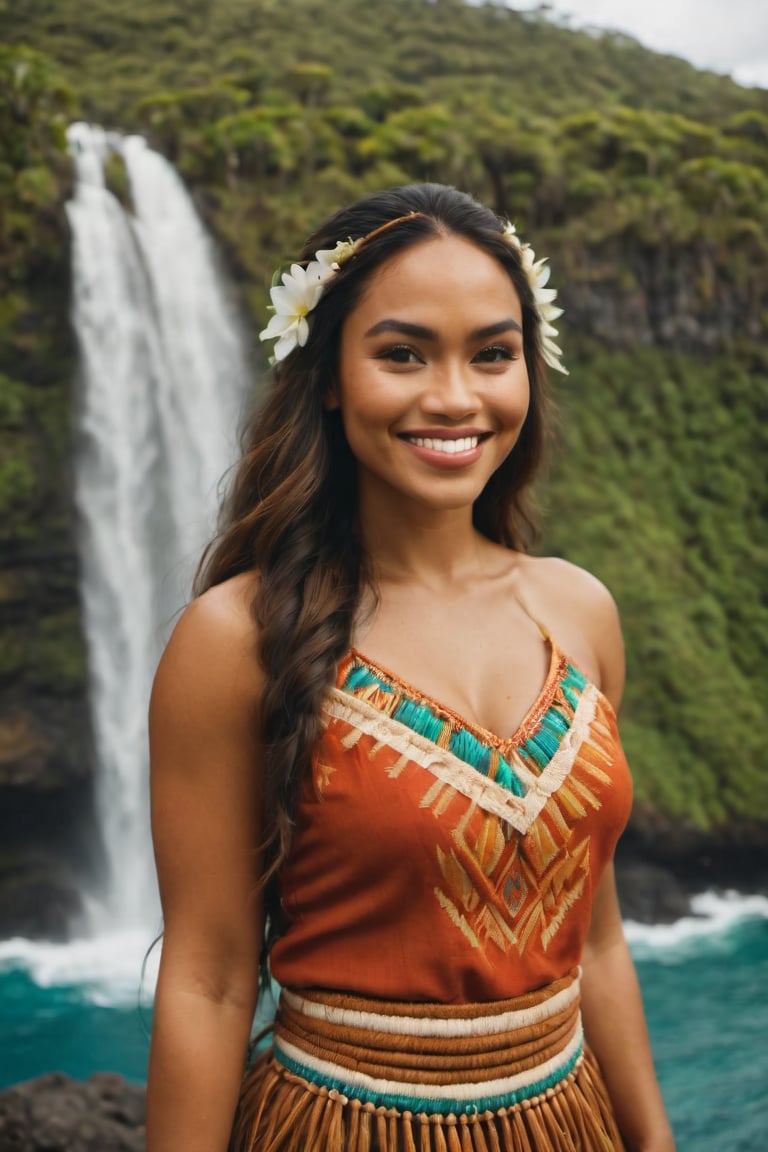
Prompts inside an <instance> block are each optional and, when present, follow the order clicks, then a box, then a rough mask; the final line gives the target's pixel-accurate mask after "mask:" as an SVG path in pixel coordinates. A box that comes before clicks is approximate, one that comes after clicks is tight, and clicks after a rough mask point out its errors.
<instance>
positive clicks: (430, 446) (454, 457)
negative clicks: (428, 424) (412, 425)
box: [400, 432, 489, 470]
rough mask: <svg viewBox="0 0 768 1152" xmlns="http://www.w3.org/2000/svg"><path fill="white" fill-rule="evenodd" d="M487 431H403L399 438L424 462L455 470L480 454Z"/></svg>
mask: <svg viewBox="0 0 768 1152" xmlns="http://www.w3.org/2000/svg"><path fill="white" fill-rule="evenodd" d="M488 435H489V433H487V432H485V433H481V432H465V433H463V434H456V433H450V434H442V435H439V434H436V433H432V434H431V435H417V434H415V433H411V432H403V433H401V434H400V439H401V440H402V441H403V443H404V444H407V445H408V447H409V448H410V449H411V451H412V452H413V453H414V455H415V456H418V457H419V459H420V460H423V461H424V462H425V463H426V464H431V465H433V466H434V467H437V468H444V469H448V470H455V469H457V468H466V467H468V466H469V465H470V464H474V463H475V461H476V460H478V459H479V458H480V456H481V455H482V450H483V449H482V444H483V440H486V439H487V438H488Z"/></svg>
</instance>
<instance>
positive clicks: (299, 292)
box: [259, 260, 334, 363]
mask: <svg viewBox="0 0 768 1152" xmlns="http://www.w3.org/2000/svg"><path fill="white" fill-rule="evenodd" d="M333 274H334V273H333V270H332V269H330V268H327V267H326V266H324V265H323V264H322V263H320V262H318V261H317V260H312V261H311V262H310V263H309V264H307V266H306V268H302V266H301V264H291V270H290V272H284V273H283V275H282V281H283V282H282V284H275V285H273V287H272V288H271V289H270V292H269V294H270V296H271V298H272V307H273V309H274V312H275V314H274V316H273V317H272V319H271V320H270V322H269V324H268V325H267V327H266V328H264V329H263V331H261V332H260V333H259V339H260V340H275V339H276V340H277V343H276V344H275V357H274V358H275V361H276V362H278V363H279V362H280V361H281V360H284V359H285V357H286V356H287V355H288V354H289V353H290V352H292V351H293V350H294V348H296V346H297V345H298V346H300V347H302V348H303V347H304V345H305V344H306V342H307V340H308V339H309V323H308V321H307V314H308V313H309V312H311V311H312V309H313V308H316V307H317V304H318V302H319V300H320V297H321V296H322V294H323V291H324V288H325V283H326V281H327V280H328V279H329V277H330V276H332V275H333Z"/></svg>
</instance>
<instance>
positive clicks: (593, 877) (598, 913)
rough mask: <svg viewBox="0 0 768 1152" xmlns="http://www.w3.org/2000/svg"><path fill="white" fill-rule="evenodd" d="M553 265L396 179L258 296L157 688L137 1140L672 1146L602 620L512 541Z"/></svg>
mask: <svg viewBox="0 0 768 1152" xmlns="http://www.w3.org/2000/svg"><path fill="white" fill-rule="evenodd" d="M547 272H548V270H547V268H546V265H545V262H544V261H537V260H536V259H535V257H534V254H533V252H532V250H531V249H530V247H529V246H527V245H525V244H523V243H521V241H520V240H519V238H518V237H517V235H516V233H515V231H514V228H513V227H512V226H511V225H510V224H509V223H508V222H506V221H504V220H501V219H499V218H498V217H497V216H496V215H495V214H494V213H492V212H491V211H489V210H488V209H486V208H484V207H482V206H481V205H479V204H477V203H476V202H475V201H473V200H472V199H471V198H470V197H468V196H465V195H463V194H462V193H460V192H457V191H455V190H454V189H449V188H444V187H441V186H438V185H415V186H410V187H405V188H398V189H392V190H390V191H388V192H383V193H378V194H375V195H372V196H369V197H366V198H365V199H363V200H361V201H359V202H358V203H357V204H354V205H352V206H351V207H350V208H347V209H344V210H342V211H341V212H340V213H338V214H337V215H336V216H334V217H333V218H332V219H331V220H329V221H328V222H327V223H326V224H325V225H323V226H322V227H321V228H320V229H319V230H318V232H317V233H316V234H315V235H314V236H313V237H311V238H310V240H309V241H308V242H307V244H306V246H305V249H304V252H303V253H302V255H301V257H300V259H299V261H298V262H297V263H296V264H294V265H293V266H292V267H291V270H290V272H288V273H285V274H284V275H283V277H282V282H281V283H279V284H277V285H276V287H275V288H273V292H272V297H273V303H274V307H275V316H274V317H273V318H272V320H271V321H270V324H269V325H268V327H267V328H266V329H265V331H264V332H263V333H262V335H263V337H264V338H265V339H267V340H272V339H274V340H276V344H275V361H276V363H275V366H274V369H273V375H272V389H271V392H270V394H269V396H268V397H267V400H266V402H265V405H264V408H263V410H262V411H260V412H259V413H258V414H257V415H256V417H255V419H254V423H253V427H252V428H251V430H250V432H249V434H248V439H247V443H246V450H245V453H244V456H243V459H242V462H241V464H240V466H239V470H238V472H237V476H236V482H235V485H234V488H233V492H232V496H231V499H230V503H229V506H228V508H227V510H226V522H225V526H224V528H223V531H222V534H221V536H220V537H219V538H218V539H217V540H216V541H215V542H214V543H213V545H212V546H211V549H210V551H209V553H208V555H207V556H206V557H205V559H204V563H203V565H202V566H201V571H200V574H199V581H198V583H199V587H198V596H197V598H196V599H195V600H194V601H193V603H192V604H191V605H190V606H189V607H188V608H187V610H186V611H185V613H184V615H183V616H182V618H181V620H180V622H179V624H178V626H177V628H176V630H175V632H174V635H173V637H172V638H171V641H170V643H169V646H168V649H167V650H166V653H165V655H164V657H163V660H162V662H161V665H160V668H159V671H158V675H157V679H156V683H155V688H154V692H153V699H152V708H151V717H150V729H151V744H152V805H153V832H154V838H155V849H156V857H157V865H158V875H159V880H160V888H161V895H162V900H163V909H164V915H165V940H164V947H163V956H162V964H161V970H160V976H159V981H158V991H157V998H156V1006H155V1017H154V1027H153V1042H152V1055H151V1062H150V1078H149V1088H148V1119H147V1140H148V1152H166V1150H170V1149H172V1148H173V1149H176V1148H178V1147H180V1146H183V1147H184V1148H185V1149H186V1150H187V1152H195V1150H197V1149H200V1150H201V1152H202V1150H203V1149H204V1150H205V1152H217V1150H218V1152H224V1149H226V1148H227V1147H229V1148H230V1149H232V1150H233V1152H257V1150H258V1152H305V1150H309V1152H321V1150H322V1152H398V1150H400V1149H402V1150H404V1152H415V1150H416V1149H417V1148H418V1149H419V1152H472V1150H474V1152H486V1150H487V1149H493V1150H497V1149H498V1150H499V1152H500V1150H501V1149H504V1150H505V1152H577V1150H578V1152H594V1150H602V1152H621V1150H622V1149H627V1150H629V1152H640V1150H641V1149H642V1150H643V1152H670V1149H671V1148H672V1137H671V1135H670V1130H669V1126H668V1124H667V1120H666V1117H665V1115H664V1110H663V1107H662V1104H661V1099H660V1095H659V1092H658V1088H657V1085H656V1080H655V1076H654V1071H653V1063H652V1060H651V1054H650V1050H649V1045H648V1039H647V1034H646V1030H645V1024H644V1019H643V1011H642V1005H641V1002H640V997H639V992H638V986H637V981H636V978H635V973H634V969H633V967H632V963H631V960H630V957H629V953H628V950H627V946H626V943H625V940H624V937H623V933H622V928H621V920H620V917H619V912H618V907H617V901H616V893H615V886H614V880H613V867H612V858H613V852H614V848H615V845H616V840H617V838H618V836H619V834H620V832H621V829H622V827H623V825H624V823H625V822H626V819H627V816H628V813H629V806H630V798H631V784H630V779H629V773H628V768H627V765H626V761H625V759H624V756H623V753H622V750H621V745H620V743H619V738H618V731H617V724H616V715H615V710H616V709H617V707H618V704H619V700H620V696H621V690H622V684H623V656H622V645H621V634H620V629H619V625H618V620H617V617H616V612H615V608H614V605H613V601H612V600H611V598H610V596H609V595H608V593H607V592H606V590H605V589H604V588H603V587H602V586H601V585H600V584H599V583H598V582H597V581H596V580H594V579H593V578H592V577H591V576H590V575H589V574H588V573H586V572H583V571H580V570H578V569H576V568H574V567H573V566H571V565H568V564H565V563H564V562H562V561H559V560H554V559H546V558H534V557H532V556H530V555H528V553H527V547H528V545H529V544H530V543H531V540H532V538H533V535H534V519H533V516H532V512H531V506H530V502H529V492H530V486H531V483H532V481H533V480H534V478H535V476H536V474H537V472H538V469H539V466H540V463H541V460H542V457H543V453H544V449H545V446H546V441H547V438H548V428H549V400H548V395H547V391H546V381H545V366H546V365H549V366H550V367H555V368H557V369H562V365H561V353H560V349H559V348H558V347H557V345H556V343H555V339H556V336H557V333H556V331H555V329H554V328H553V326H552V324H553V321H554V320H556V319H557V316H558V315H559V311H558V310H557V309H556V308H555V307H554V304H553V300H554V295H555V294H554V291H553V290H552V289H550V288H548V287H547V286H546V280H547ZM363 651H364V652H365V655H364V654H363ZM259 959H261V977H262V979H261V984H262V987H267V986H268V980H269V975H270V973H271V975H273V976H274V977H275V979H276V980H277V981H278V983H279V984H280V985H281V987H282V993H281V996H280V1003H279V1007H278V1011H277V1018H276V1021H275V1024H274V1029H273V1036H272V1043H271V1046H270V1047H269V1048H268V1049H267V1050H266V1051H263V1052H260V1054H259V1055H257V1056H256V1057H255V1058H254V1059H253V1061H252V1062H250V1063H249V1064H248V1066H247V1067H246V1068H245V1071H244V1069H243V1064H244V1055H245V1048H246V1044H247V1038H248V1034H249V1031H250V1027H251V1023H252V1017H253V1012H254V1007H255V1003H256V996H257V987H258V983H259V981H258V969H259Z"/></svg>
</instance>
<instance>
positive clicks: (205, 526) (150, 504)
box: [67, 124, 248, 931]
mask: <svg viewBox="0 0 768 1152" xmlns="http://www.w3.org/2000/svg"><path fill="white" fill-rule="evenodd" d="M69 141H70V149H71V151H72V153H73V155H74V157H75V162H76V166H77V183H76V187H75V193H74V197H73V199H72V201H71V202H70V203H69V205H68V206H67V211H68V215H69V220H70V225H71V229H72V235H73V261H74V304H73V318H74V323H75V328H76V331H77V336H78V341H79V345H80V359H81V370H80V385H81V386H80V397H79V405H78V413H77V424H76V436H77V444H76V461H75V472H76V474H75V495H76V500H77V506H78V512H79V518H80V525H81V566H82V598H83V611H84V620H85V631H86V639H87V644H88V653H89V663H90V678H91V701H92V715H93V725H94V734H95V743H96V755H97V758H98V803H99V811H100V819H101V826H102V832H103V838H104V843H105V846H106V852H107V859H108V867H109V877H108V883H107V886H106V892H107V897H106V901H105V903H103V904H101V903H100V904H99V905H98V908H97V911H96V914H95V920H96V922H95V923H94V925H92V927H93V928H95V929H96V930H99V931H112V930H114V929H115V928H116V927H118V926H119V927H120V928H129V927H137V926H147V925H152V924H154V923H155V922H156V920H157V897H156V892H155V883H154V878H153V867H152V858H151V850H150V839H149V821H148V804H147V733H146V714H147V704H148V699H149V689H150V684H151V680H152V675H153V672H154V668H155V665H156V663H157V658H158V656H159V653H160V650H161V648H162V645H163V643H164V641H165V639H166V638H167V635H168V633H169V631H170V628H171V627H172V625H173V621H174V616H175V614H176V612H177V611H178V609H179V608H180V607H181V606H182V605H183V604H184V602H185V600H186V598H187V596H188V593H189V585H190V580H191V576H192V573H193V571H194V568H195V565H196V563H197V561H198V559H199V556H200V553H201V550H202V548H203V546H204V544H205V542H206V541H207V539H208V538H209V537H210V535H211V533H212V531H213V528H214V525H215V513H216V508H217V504H218V495H219V493H218V486H219V482H220V481H221V478H222V476H223V475H224V473H225V471H226V469H227V467H228V466H229V464H230V463H231V461H232V459H233V458H234V454H235V447H236V440H237V428H238V423H239V416H240V409H241V407H242V404H243V398H244V397H245V395H246V388H247V379H248V372H247V366H246V362H245V357H244V355H243V351H242V347H241V341H240V338H239V334H238V331H237V326H236V324H235V323H234V320H233V317H232V315H231V313H230V311H229V309H228V307H227V303H226V297H225V294H224V292H223V290H222V286H221V284H220V281H219V278H218V276H217V273H216V269H215V265H214V260H213V254H212V250H211V246H210V243H209V240H208V238H207V236H206V234H205V231H204V229H203V227H202V225H201V223H200V221H199V219H198V217H197V215H196V213H195V210H194V207H193V205H192V201H191V199H190V198H189V196H188V194H187V192H186V191H185V189H184V186H183V184H182V183H181V180H180V179H179V177H178V175H177V174H176V172H175V171H174V170H173V168H172V167H171V166H170V164H168V163H167V161H165V160H164V159H163V158H162V157H161V156H159V155H158V154H157V153H155V152H153V151H152V150H151V149H149V148H148V147H147V145H146V144H145V142H144V141H143V140H142V139H141V138H139V137H135V136H133V137H125V138H123V137H120V136H118V135H115V134H112V133H109V134H107V133H104V132H102V131H101V130H99V129H95V128H91V127H89V126H88V125H85V124H76V125H73V126H72V128H71V129H70V131H69ZM110 156H120V157H122V159H123V161H124V164H125V170H126V173H127V176H128V181H129V185H130V198H131V202H132V207H133V212H128V211H126V210H125V209H124V208H123V206H122V205H121V204H120V202H119V201H118V200H117V198H116V197H115V196H114V195H113V194H112V193H111V192H110V191H109V190H108V189H107V187H106V185H105V178H104V165H105V163H106V161H107V160H108V159H109V157H110Z"/></svg>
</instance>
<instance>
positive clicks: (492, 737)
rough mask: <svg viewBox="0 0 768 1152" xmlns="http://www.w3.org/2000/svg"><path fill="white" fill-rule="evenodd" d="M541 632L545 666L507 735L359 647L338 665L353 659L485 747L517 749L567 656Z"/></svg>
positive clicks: (529, 732) (535, 721)
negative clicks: (438, 697)
mask: <svg viewBox="0 0 768 1152" xmlns="http://www.w3.org/2000/svg"><path fill="white" fill-rule="evenodd" d="M541 633H542V636H543V638H544V641H545V643H547V644H548V645H549V651H550V655H549V668H548V670H547V674H546V677H545V679H544V683H543V685H542V687H541V689H540V690H539V692H538V694H537V696H536V698H535V699H534V701H533V703H532V704H531V705H530V707H529V708H528V710H527V711H526V712H525V714H524V716H523V718H522V720H521V721H520V723H519V724H518V726H517V728H516V729H515V731H514V732H513V733H512V734H511V735H510V736H499V735H498V733H496V732H492V731H491V730H490V729H489V728H484V727H483V726H482V724H476V723H475V722H474V721H471V720H468V719H467V718H466V717H465V716H462V714H461V713H460V712H457V711H456V710H455V709H454V708H450V707H449V706H448V705H446V704H443V703H441V702H440V701H439V700H436V699H435V698H434V696H430V695H429V694H428V693H427V692H422V691H421V690H420V689H419V688H416V687H415V686H414V685H413V684H411V683H410V682H409V681H408V680H404V679H403V678H402V677H401V676H398V674H397V673H396V672H392V671H391V670H390V669H389V668H386V667H384V665H383V664H380V663H379V662H378V661H377V660H372V659H371V658H370V657H369V656H366V655H365V653H364V652H361V651H360V649H359V648H354V647H352V648H350V649H349V655H348V658H347V660H346V661H344V662H343V665H342V667H344V666H345V665H347V664H348V662H349V660H350V659H352V660H356V661H358V663H360V664H362V665H363V666H364V667H366V668H368V669H369V670H370V671H371V672H372V673H373V674H374V675H375V676H377V677H379V678H380V679H382V680H383V681H384V682H385V683H389V684H391V685H393V686H395V687H397V688H399V689H400V690H401V691H402V692H403V693H404V694H405V695H406V696H407V697H408V698H409V699H412V700H416V701H418V702H420V703H422V704H425V705H427V707H429V708H430V709H432V710H433V711H434V712H435V714H436V715H438V716H444V717H446V718H448V719H450V720H452V721H454V723H455V724H457V725H458V726H459V727H460V728H463V729H464V730H465V731H467V732H469V733H471V734H472V735H473V736H476V737H477V738H478V739H479V740H480V741H481V742H482V743H485V744H487V745H488V746H489V747H491V748H497V749H509V748H510V747H513V748H519V747H522V745H524V744H525V742H526V740H528V739H529V738H530V736H531V735H532V734H533V733H534V732H535V731H536V729H537V728H538V727H539V724H540V722H541V718H542V716H543V715H544V713H545V712H546V711H547V709H548V708H549V707H550V705H551V703H552V700H553V698H554V695H555V691H556V689H557V685H558V684H559V682H560V679H561V677H562V674H563V673H564V671H565V665H566V664H567V658H566V657H565V656H564V654H563V653H562V652H561V650H560V648H559V647H558V645H557V643H556V642H555V641H554V640H553V639H552V637H551V636H550V635H549V633H548V632H546V631H545V629H543V628H541Z"/></svg>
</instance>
